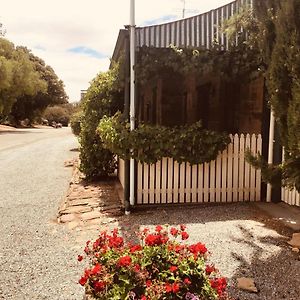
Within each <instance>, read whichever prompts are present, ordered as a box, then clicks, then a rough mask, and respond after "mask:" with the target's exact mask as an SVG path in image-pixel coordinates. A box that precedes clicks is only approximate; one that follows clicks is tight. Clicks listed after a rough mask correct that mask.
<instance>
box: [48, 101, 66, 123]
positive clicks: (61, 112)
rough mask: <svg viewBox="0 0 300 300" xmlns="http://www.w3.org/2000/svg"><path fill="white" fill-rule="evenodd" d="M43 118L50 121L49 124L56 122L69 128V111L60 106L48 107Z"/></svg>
mask: <svg viewBox="0 0 300 300" xmlns="http://www.w3.org/2000/svg"><path fill="white" fill-rule="evenodd" d="M43 117H44V118H45V119H47V120H48V123H49V124H51V123H52V122H56V123H61V124H62V125H63V126H68V124H69V121H70V115H69V113H68V111H67V110H66V109H65V108H63V107H62V106H60V105H55V106H49V107H47V108H46V110H45V112H44V114H43Z"/></svg>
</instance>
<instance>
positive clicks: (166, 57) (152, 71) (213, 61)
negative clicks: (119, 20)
mask: <svg viewBox="0 0 300 300" xmlns="http://www.w3.org/2000/svg"><path fill="white" fill-rule="evenodd" d="M258 53H259V52H258V50H257V49H251V48H249V47H246V45H239V46H237V47H232V49H231V50H230V51H223V50H222V49H221V48H220V47H219V46H218V45H215V46H214V47H213V48H212V49H210V50H207V49H179V48H177V47H174V46H171V47H170V48H153V47H146V46H144V47H142V48H140V49H139V52H138V55H137V64H136V70H137V75H136V79H137V82H138V83H140V84H141V85H145V84H147V82H148V81H150V80H153V78H157V77H158V76H161V74H164V73H166V74H168V73H169V72H173V73H175V74H178V75H189V74H196V75H197V76H203V75H207V74H210V73H213V74H219V75H220V76H223V77H224V78H226V79H227V80H235V79H237V78H239V79H241V78H243V77H244V78H247V79H249V76H258V74H260V73H261V70H262V66H261V59H260V56H259V55H258Z"/></svg>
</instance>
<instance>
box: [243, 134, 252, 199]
mask: <svg viewBox="0 0 300 300" xmlns="http://www.w3.org/2000/svg"><path fill="white" fill-rule="evenodd" d="M250 145H251V141H250V134H247V135H246V142H245V150H246V151H247V150H250V149H251V148H250ZM244 197H245V201H249V198H250V165H249V163H247V162H246V161H245V192H244Z"/></svg>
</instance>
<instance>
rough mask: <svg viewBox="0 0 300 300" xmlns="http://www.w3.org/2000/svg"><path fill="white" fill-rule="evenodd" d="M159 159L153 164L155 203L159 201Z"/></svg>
mask: <svg viewBox="0 0 300 300" xmlns="http://www.w3.org/2000/svg"><path fill="white" fill-rule="evenodd" d="M162 171H163V169H162V168H161V161H158V162H157V163H156V164H155V177H156V178H155V203H161V172H162Z"/></svg>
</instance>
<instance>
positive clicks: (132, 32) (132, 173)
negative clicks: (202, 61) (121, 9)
mask: <svg viewBox="0 0 300 300" xmlns="http://www.w3.org/2000/svg"><path fill="white" fill-rule="evenodd" d="M134 63H135V0H130V130H134V129H135V71H134ZM134 194H135V169H134V159H131V160H130V189H129V202H130V205H134V202H135V201H134Z"/></svg>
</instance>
